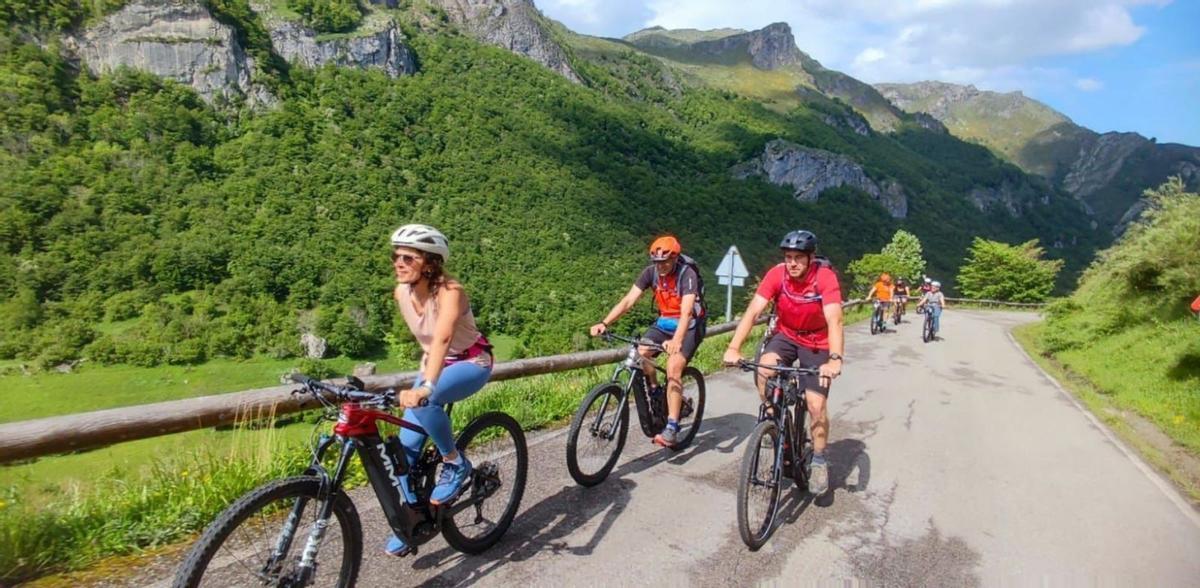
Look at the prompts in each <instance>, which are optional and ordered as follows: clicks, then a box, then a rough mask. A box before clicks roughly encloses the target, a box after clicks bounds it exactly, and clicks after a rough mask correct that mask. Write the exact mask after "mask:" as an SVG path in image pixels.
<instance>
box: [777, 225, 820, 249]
mask: <svg viewBox="0 0 1200 588" xmlns="http://www.w3.org/2000/svg"><path fill="white" fill-rule="evenodd" d="M779 248H780V249H790V250H792V251H803V252H805V253H813V252H815V251H816V250H817V236H816V235H814V234H812V233H810V232H808V231H803V230H801V231H792V232H790V233H788V234H787V235H784V237H783V240H782V241H780V242H779Z"/></svg>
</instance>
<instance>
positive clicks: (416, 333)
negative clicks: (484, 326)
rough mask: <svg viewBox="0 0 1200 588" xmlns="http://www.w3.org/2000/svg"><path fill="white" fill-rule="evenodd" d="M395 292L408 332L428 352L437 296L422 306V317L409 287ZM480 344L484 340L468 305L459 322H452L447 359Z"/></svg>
mask: <svg viewBox="0 0 1200 588" xmlns="http://www.w3.org/2000/svg"><path fill="white" fill-rule="evenodd" d="M397 292H399V294H398V296H397V300H396V303H397V304H398V305H399V306H400V314H401V315H402V316H404V322H405V323H407V324H408V329H409V330H410V331H412V334H413V337H416V339H417V343H419V344H420V345H421V349H423V350H425V353H429V345H430V344H431V343H433V328H434V326H435V325H437V317H438V306H437V297H431V298H430V299H429V302H427V303H426V304H425V312H424V314H418V313H417V309H416V308H415V307H414V306H413V296H412V286H400V287H399V288H397ZM483 341H486V339H484V337H483V334H482V333H480V332H479V328H478V327H476V326H475V315H474V314H473V313H472V312H471V306H470V305H469V304H468V305H467V307H466V309H465V310H463V313H462V315H461V316H459V317H458V320H456V321H454V333H453V335H451V337H450V349H449V350H447V351H446V359H447V360H452V359H454V358H456V357H463V356H464V354H465V353H466V352H467V351H468V350H469V349H471V347H473V346H474V345H475V344H476V343H480V342H483ZM464 359H465V357H464Z"/></svg>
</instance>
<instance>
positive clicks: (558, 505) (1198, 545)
mask: <svg viewBox="0 0 1200 588" xmlns="http://www.w3.org/2000/svg"><path fill="white" fill-rule="evenodd" d="M910 317H911V315H910ZM1031 318H1032V315H1029V314H1021V313H1001V312H974V311H965V310H964V311H958V310H955V309H951V310H950V311H948V312H947V313H946V314H945V315H943V318H942V323H943V330H944V335H945V337H944V339H943V340H941V341H937V342H934V343H930V344H924V343H922V342H921V340H920V335H919V324H916V323H912V324H904V325H901V326H900V327H899V330H898V332H896V331H892V332H889V333H885V334H882V335H878V336H875V337H872V336H871V335H870V334H869V333H867V332H866V325H865V324H860V325H856V326H855V327H853V328H852V329H851V332H850V333H849V334H848V337H847V340H848V344H847V347H848V349H847V353H846V356H847V358H848V360H847V364H846V373H845V375H844V376H843V378H841V379H840V380H838V382H837V384H836V386H835V388H834V392H833V396H832V398H831V401H830V406H831V415H832V417H833V430H832V444H831V446H830V450H829V451H830V458H831V464H832V465H831V486H832V490H831V492H830V494H828V495H826V496H825V497H822V498H821V499H818V500H817V501H816V502H815V503H814V502H812V501H811V500H808V499H805V498H802V497H801V496H800V494H799V493H797V492H795V491H791V492H788V493H786V494H785V496H786V497H787V498H786V502H785V507H784V508H785V513H786V517H785V519H786V520H785V522H784V523H783V524H782V525H781V527H780V528H779V529H778V530H777V531H776V533H775V535H774V536H773V537H772V538H771V540H770V541H769V542H768V543H767V545H766V546H764V547H763V548H762V549H761V550H760V551H758V552H753V553H752V552H750V551H748V550H747V549H746V548H745V546H744V545H743V544H742V542H741V540H740V539H739V538H738V535H737V531H736V529H735V514H734V508H735V498H734V497H735V493H736V470H737V464H738V463H739V460H740V457H741V451H742V447H743V441H744V438H745V435H746V434H748V432H749V431H750V429H751V427H752V426H753V425H754V417H753V416H752V414H751V410H753V408H754V406H755V402H756V400H755V397H754V394H753V392H752V391H751V386H750V376H749V374H743V373H740V372H739V373H724V374H720V375H716V376H714V377H712V378H710V388H709V394H708V402H709V407H708V409H707V411H706V412H707V414H706V418H705V423H704V430H703V431H702V433H701V434H700V435H699V436H698V437H697V440H696V443H695V444H694V445H693V447H692V448H690V449H688V450H686V451H684V452H682V453H679V454H670V453H667V452H664V451H660V450H658V449H657V448H655V447H654V446H653V445H651V444H650V443H649V441H648V440H646V439H645V438H644V437H641V436H640V433H639V432H638V430H637V427H636V426H632V427H630V441H629V443H628V445H627V446H626V448H625V454H624V456H623V458H622V460H621V461H620V463H619V464H618V466H617V469H616V470H615V471H614V473H613V475H612V476H611V477H610V478H609V479H608V480H607V481H606V482H605V483H604V484H602V485H601V486H599V487H596V488H591V489H584V488H580V487H577V486H576V485H575V484H574V483H573V482H572V481H571V479H570V476H569V475H568V474H567V472H566V467H565V465H564V437H563V435H562V434H561V433H550V434H545V435H542V436H540V437H535V438H534V442H535V443H536V444H535V445H534V446H533V447H532V448H531V475H530V485H529V487H528V489H527V491H526V494H525V500H524V502H523V504H522V512H521V513H520V514H519V515H518V518H517V522H516V524H515V525H514V526H513V528H512V529H511V530H510V531H509V533H508V535H507V536H506V538H505V539H504V540H503V541H502V542H501V543H500V544H498V545H497V546H496V547H495V548H493V550H491V551H490V552H489V553H487V554H485V555H482V556H475V557H464V556H462V555H460V554H457V553H455V552H453V551H452V550H450V549H449V548H448V547H447V546H446V545H445V544H444V543H443V542H441V540H440V539H439V540H438V541H436V542H434V543H431V544H428V545H426V546H424V548H423V549H422V551H421V553H420V554H419V555H418V556H416V557H415V558H413V557H410V558H405V559H394V558H391V557H387V556H384V555H382V552H381V549H380V546H381V545H382V543H383V541H384V537H385V534H386V528H385V524H384V523H383V521H382V517H381V515H380V512H379V507H378V505H375V504H373V503H372V501H371V498H370V496H368V495H363V494H361V493H360V494H358V495H357V496H356V500H357V502H358V504H359V508H360V512H361V513H362V514H363V517H364V522H365V526H366V529H367V535H368V536H367V539H366V541H367V559H366V561H365V562H364V566H363V574H362V576H361V582H360V585H362V586H405V585H418V584H422V585H424V584H428V585H475V584H478V585H482V586H514V585H526V586H543V585H544V586H561V585H605V586H616V585H638V586H642V585H647V584H649V585H671V586H674V585H699V586H727V585H746V584H752V583H761V582H778V583H792V582H805V583H809V582H823V581H841V580H847V579H853V580H859V581H865V582H870V583H887V584H922V585H926V584H932V585H955V586H960V585H996V584H1008V585H1031V584H1046V585H1064V584H1071V585H1074V584H1089V585H1091V584H1106V585H1153V586H1198V585H1200V516H1197V513H1196V511H1194V510H1192V509H1191V508H1190V507H1189V506H1188V505H1187V504H1186V502H1184V501H1183V499H1182V498H1180V497H1179V496H1178V495H1177V494H1175V493H1174V491H1172V490H1170V489H1169V488H1168V487H1167V486H1166V485H1165V484H1164V483H1163V482H1162V481H1161V479H1158V478H1157V477H1156V476H1154V475H1152V474H1149V472H1148V470H1147V469H1146V468H1145V466H1144V465H1142V464H1141V463H1140V462H1138V461H1136V460H1135V459H1133V458H1131V457H1130V456H1129V454H1128V452H1127V451H1126V450H1125V449H1124V448H1123V447H1122V446H1120V445H1119V444H1118V443H1117V442H1115V441H1114V440H1113V439H1112V437H1111V436H1110V435H1109V434H1108V433H1107V432H1106V431H1104V430H1103V429H1102V428H1101V427H1100V426H1099V425H1098V424H1097V423H1096V422H1095V421H1094V420H1093V419H1092V418H1091V417H1090V416H1088V415H1087V414H1086V413H1084V412H1082V411H1081V410H1080V409H1078V408H1077V406H1076V405H1075V404H1074V402H1073V401H1072V400H1071V399H1070V398H1069V397H1067V396H1065V395H1064V394H1063V393H1062V392H1060V391H1059V389H1058V388H1057V387H1056V385H1055V384H1054V383H1053V382H1052V381H1051V380H1049V379H1048V378H1046V377H1045V376H1044V375H1043V374H1042V373H1041V372H1040V371H1039V370H1038V369H1037V367H1036V366H1035V365H1034V364H1033V363H1032V362H1030V361H1029V360H1028V359H1027V358H1026V357H1025V356H1024V354H1023V353H1022V352H1021V351H1020V349H1019V348H1017V346H1016V344H1015V343H1013V342H1012V341H1011V339H1010V338H1009V336H1008V334H1007V333H1008V329H1009V328H1011V327H1012V326H1013V325H1016V324H1019V323H1021V322H1024V321H1027V320H1030V319H1031ZM914 320H915V319H914Z"/></svg>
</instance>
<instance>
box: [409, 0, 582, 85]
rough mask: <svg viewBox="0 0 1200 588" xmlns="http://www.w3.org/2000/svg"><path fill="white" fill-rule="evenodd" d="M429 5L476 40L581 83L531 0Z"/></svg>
mask: <svg viewBox="0 0 1200 588" xmlns="http://www.w3.org/2000/svg"><path fill="white" fill-rule="evenodd" d="M430 1H431V2H432V3H434V4H436V5H438V6H440V7H441V8H442V9H443V10H445V11H446V15H447V16H448V17H449V18H450V20H451V21H452V22H453V23H455V24H456V25H457V26H458V27H460V28H461V29H463V31H465V32H466V33H468V34H470V35H471V36H473V37H475V38H476V39H478V40H480V41H482V42H484V43H488V44H490V45H496V46H498V47H503V48H505V49H508V50H509V51H512V52H513V53H517V54H520V55H524V56H526V57H529V58H530V59H532V60H534V61H536V62H538V63H540V64H542V65H544V66H546V67H548V68H550V69H551V70H554V71H555V72H558V73H559V74H560V75H562V76H563V77H565V78H567V79H568V80H571V81H572V82H575V83H580V82H582V80H581V79H580V77H579V75H578V74H577V73H575V69H574V68H572V67H571V63H570V60H569V59H568V57H567V52H566V51H565V50H564V49H563V48H562V46H560V45H559V44H558V42H557V41H556V40H555V39H554V35H553V33H552V32H551V30H550V27H549V24H548V21H547V20H546V17H544V16H542V13H540V12H538V9H537V8H536V7H534V5H533V2H532V1H531V0H430Z"/></svg>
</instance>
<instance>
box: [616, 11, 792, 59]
mask: <svg viewBox="0 0 1200 588" xmlns="http://www.w3.org/2000/svg"><path fill="white" fill-rule="evenodd" d="M624 41H626V42H627V43H630V44H632V45H634V46H636V47H638V48H639V49H642V50H644V51H649V52H651V53H654V52H664V51H666V52H670V53H671V55H670V57H673V58H679V59H683V60H685V61H702V62H712V61H716V62H729V61H739V60H741V59H745V58H749V60H750V63H751V64H753V65H754V67H756V68H758V69H762V70H775V69H779V68H782V67H787V66H799V65H801V63H802V61H803V59H804V54H803V53H801V52H800V48H799V47H796V39H795V37H793V36H792V27H790V26H788V24H787V23H785V22H776V23H772V24H769V25H767V26H765V27H763V28H762V29H759V30H757V31H744V30H741V29H713V30H706V31H702V30H697V29H664V28H662V27H657V26H656V27H650V28H648V29H642V30H640V31H637V32H636V33H632V34H629V35H626V36H625V38H624Z"/></svg>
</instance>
